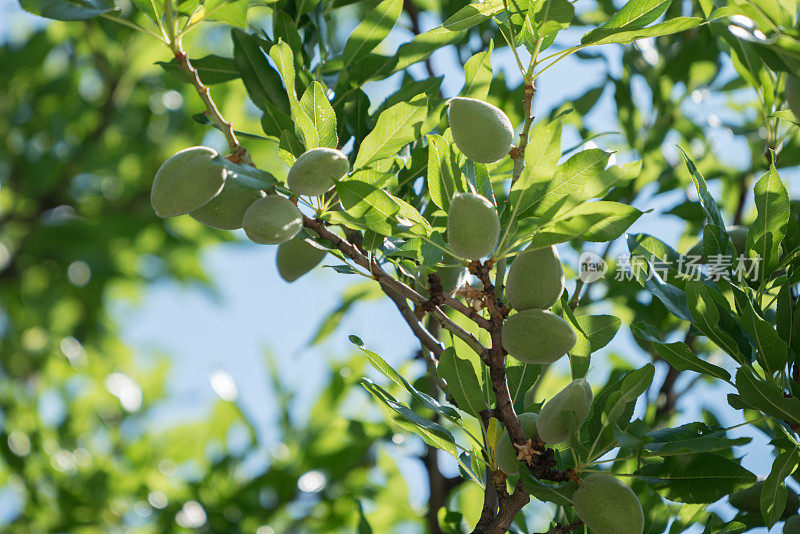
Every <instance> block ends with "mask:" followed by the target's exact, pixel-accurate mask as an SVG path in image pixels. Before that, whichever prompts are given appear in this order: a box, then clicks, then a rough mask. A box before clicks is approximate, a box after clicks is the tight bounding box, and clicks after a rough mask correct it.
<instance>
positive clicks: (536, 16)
mask: <svg viewBox="0 0 800 534" xmlns="http://www.w3.org/2000/svg"><path fill="white" fill-rule="evenodd" d="M531 16H533V22H532V23H531ZM573 16H575V8H574V7H573V6H572V4H571V3H570V2H569V1H568V0H536V1H535V2H534V3H533V5H532V6H531V7H530V8H529V10H528V14H527V16H526V17H525V23H526V25H528V24H530V25H531V29H532V30H533V31H532V34H533V37H535V38H540V37H541V38H544V37H547V36H549V35H551V34H554V33H557V32H559V31H561V30H564V29H566V28H568V27H569V25H570V22H572V17H573Z"/></svg>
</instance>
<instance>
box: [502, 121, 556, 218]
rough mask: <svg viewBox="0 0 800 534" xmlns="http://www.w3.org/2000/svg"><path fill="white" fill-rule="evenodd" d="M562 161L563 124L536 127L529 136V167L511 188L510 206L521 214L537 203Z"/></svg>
mask: <svg viewBox="0 0 800 534" xmlns="http://www.w3.org/2000/svg"><path fill="white" fill-rule="evenodd" d="M560 157H561V121H560V120H555V121H549V122H547V121H545V122H538V123H536V124H535V125H534V126H533V128H532V129H531V131H530V133H529V134H528V146H527V147H526V148H525V167H524V168H523V169H522V174H520V177H519V179H518V180H517V181H516V182H515V183H514V185H512V186H511V195H510V203H511V205H512V206H515V208H516V209H517V212H518V213H522V212H524V211H525V210H526V209H527V208H528V207H530V206H531V205H532V204H533V203H534V198H533V197H534V194H536V193H538V192H540V191H541V190H543V189H544V188H546V187H547V184H548V182H549V181H550V179H551V178H552V177H553V174H554V173H555V170H556V165H558V159H559V158H560Z"/></svg>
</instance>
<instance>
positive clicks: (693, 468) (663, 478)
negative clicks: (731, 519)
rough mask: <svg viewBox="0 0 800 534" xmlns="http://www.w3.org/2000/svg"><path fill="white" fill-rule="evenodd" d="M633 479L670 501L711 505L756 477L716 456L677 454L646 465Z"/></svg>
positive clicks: (731, 462) (735, 464)
mask: <svg viewBox="0 0 800 534" xmlns="http://www.w3.org/2000/svg"><path fill="white" fill-rule="evenodd" d="M636 476H637V477H639V478H641V479H643V480H645V481H647V482H649V483H651V484H653V485H654V486H655V489H656V491H658V492H659V493H660V494H661V495H663V496H664V497H666V498H667V499H669V500H671V501H676V502H683V503H689V504H692V503H704V504H705V503H712V502H715V501H717V500H719V499H720V498H722V497H723V496H725V495H728V494H730V493H731V492H733V491H735V490H736V489H738V488H740V487H742V486H745V485H747V484H751V483H753V482H754V481H755V479H756V477H755V475H753V473H751V472H750V471H748V470H747V469H745V468H744V467H742V466H741V465H739V463H738V462H736V461H734V460H730V459H728V458H725V457H724V456H719V455H716V454H681V455H676V456H670V457H668V458H667V459H665V460H664V461H663V462H661V463H655V464H648V465H645V466H644V467H642V468H640V469H638V470H637V471H636Z"/></svg>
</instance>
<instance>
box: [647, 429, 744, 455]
mask: <svg viewBox="0 0 800 534" xmlns="http://www.w3.org/2000/svg"><path fill="white" fill-rule="evenodd" d="M725 434H726V431H725V429H724V428H721V427H712V426H709V425H707V424H705V423H697V422H696V423H687V424H685V425H681V426H679V427H676V428H664V429H659V430H653V431H651V432H648V433H647V434H646V437H647V438H649V439H650V440H651V441H650V442H649V443H646V444H645V445H644V448H645V449H646V450H648V451H650V452H653V453H655V454H657V455H659V456H672V455H675V454H680V453H687V452H688V453H703V452H717V451H725V452H729V451H731V450H732V448H733V447H739V446H742V445H746V444H748V443H750V441H751V438H747V437H741V438H736V439H728V438H727V437H725Z"/></svg>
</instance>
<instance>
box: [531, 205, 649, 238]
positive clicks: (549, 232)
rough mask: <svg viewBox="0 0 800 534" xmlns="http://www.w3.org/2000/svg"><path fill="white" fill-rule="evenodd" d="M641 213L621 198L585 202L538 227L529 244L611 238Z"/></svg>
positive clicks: (625, 228) (622, 230)
mask: <svg viewBox="0 0 800 534" xmlns="http://www.w3.org/2000/svg"><path fill="white" fill-rule="evenodd" d="M642 214H643V212H641V211H639V210H638V209H636V208H634V207H632V206H628V205H627V204H622V203H620V202H610V201H606V200H600V201H597V202H586V203H583V204H580V205H579V206H578V207H576V208H574V209H572V210H570V211H568V212H566V213H564V214H563V215H559V216H558V217H556V218H555V219H553V220H551V221H550V222H549V223H547V224H546V225H544V226H542V227H540V228H538V229H537V230H536V233H535V234H534V237H533V240H532V241H531V246H533V247H544V246H547V245H555V244H558V243H564V242H565V241H570V240H572V239H576V238H579V239H583V240H584V241H592V242H598V243H604V242H607V241H612V240H614V239H616V238H618V237H619V236H621V235H622V234H623V233H625V231H626V230H627V229H628V228H630V226H631V225H632V224H633V223H634V222H636V221H637V220H638V219H639V217H641V216H642Z"/></svg>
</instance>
